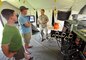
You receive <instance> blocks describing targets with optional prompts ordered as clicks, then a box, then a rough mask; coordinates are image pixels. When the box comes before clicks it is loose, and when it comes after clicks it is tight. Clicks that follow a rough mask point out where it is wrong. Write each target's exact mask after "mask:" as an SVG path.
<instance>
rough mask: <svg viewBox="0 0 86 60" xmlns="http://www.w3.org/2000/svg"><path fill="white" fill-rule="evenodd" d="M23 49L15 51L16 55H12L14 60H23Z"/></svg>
mask: <svg viewBox="0 0 86 60" xmlns="http://www.w3.org/2000/svg"><path fill="white" fill-rule="evenodd" d="M24 52H25V51H24V48H23V46H22V47H21V48H20V49H19V50H18V51H17V54H15V55H14V58H15V60H20V59H23V58H24V57H25V56H24Z"/></svg>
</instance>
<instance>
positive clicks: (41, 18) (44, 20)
mask: <svg viewBox="0 0 86 60" xmlns="http://www.w3.org/2000/svg"><path fill="white" fill-rule="evenodd" d="M44 13H45V10H44V9H41V15H40V16H39V17H38V24H39V27H40V31H41V35H42V41H44V40H45V38H44V33H43V31H44V30H45V33H46V37H47V34H48V29H47V23H48V21H49V19H48V17H47V16H46V15H45V14H44Z"/></svg>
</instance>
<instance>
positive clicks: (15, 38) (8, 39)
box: [2, 24, 22, 52]
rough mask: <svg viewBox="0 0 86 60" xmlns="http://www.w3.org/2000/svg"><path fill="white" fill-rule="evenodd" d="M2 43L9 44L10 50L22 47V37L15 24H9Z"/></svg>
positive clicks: (6, 26) (4, 31) (5, 28)
mask: <svg viewBox="0 0 86 60" xmlns="http://www.w3.org/2000/svg"><path fill="white" fill-rule="evenodd" d="M2 44H9V50H10V51H12V52H13V51H18V50H19V49H20V48H21V47H22V39H21V35H20V33H19V30H18V29H17V28H16V27H15V26H8V25H7V24H6V25H5V27H4V30H3V37H2Z"/></svg>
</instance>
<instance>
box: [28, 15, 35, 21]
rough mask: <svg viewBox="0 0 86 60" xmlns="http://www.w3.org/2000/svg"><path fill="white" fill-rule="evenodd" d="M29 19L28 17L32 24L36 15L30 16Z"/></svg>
mask: <svg viewBox="0 0 86 60" xmlns="http://www.w3.org/2000/svg"><path fill="white" fill-rule="evenodd" d="M27 17H28V20H29V22H31V23H33V22H35V16H34V15H28V16H27Z"/></svg>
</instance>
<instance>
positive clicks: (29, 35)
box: [23, 33, 31, 44]
mask: <svg viewBox="0 0 86 60" xmlns="http://www.w3.org/2000/svg"><path fill="white" fill-rule="evenodd" d="M23 37H24V42H25V44H29V43H30V39H31V33H26V34H23Z"/></svg>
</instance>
